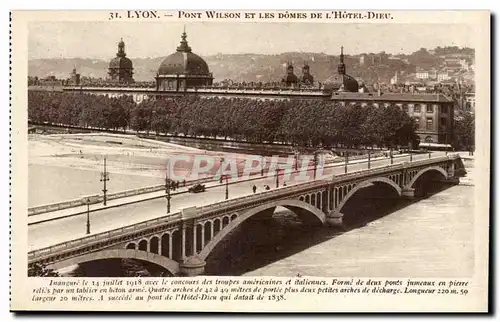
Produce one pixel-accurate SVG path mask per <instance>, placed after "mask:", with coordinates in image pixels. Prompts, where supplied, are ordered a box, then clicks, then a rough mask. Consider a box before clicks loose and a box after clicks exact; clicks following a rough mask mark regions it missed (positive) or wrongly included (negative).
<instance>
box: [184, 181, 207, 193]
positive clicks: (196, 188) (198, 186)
mask: <svg viewBox="0 0 500 322" xmlns="http://www.w3.org/2000/svg"><path fill="white" fill-rule="evenodd" d="M188 191H189V192H190V193H199V192H205V185H204V184H199V183H197V184H195V185H193V186H192V187H190V188H189V189H188Z"/></svg>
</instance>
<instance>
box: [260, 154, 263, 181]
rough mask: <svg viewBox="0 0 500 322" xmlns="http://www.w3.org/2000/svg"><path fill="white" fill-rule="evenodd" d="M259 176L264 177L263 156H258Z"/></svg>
mask: <svg viewBox="0 0 500 322" xmlns="http://www.w3.org/2000/svg"><path fill="white" fill-rule="evenodd" d="M260 176H261V177H263V176H264V156H263V155H261V156H260Z"/></svg>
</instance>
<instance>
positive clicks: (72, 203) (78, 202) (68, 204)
mask: <svg viewBox="0 0 500 322" xmlns="http://www.w3.org/2000/svg"><path fill="white" fill-rule="evenodd" d="M212 180H214V179H213V177H207V178H201V179H196V180H189V181H186V185H193V184H197V183H206V182H210V181H212ZM164 189H165V185H154V186H149V187H143V188H138V189H131V190H124V191H119V192H114V193H110V194H108V195H107V196H106V199H107V200H115V199H120V198H124V197H131V196H136V195H141V194H145V193H151V192H157V191H161V190H164ZM103 199H104V198H103V196H100V195H96V198H94V200H93V201H92V202H91V203H90V204H91V205H95V204H98V203H101V202H103ZM84 205H86V203H85V202H84V201H83V200H82V199H81V198H80V199H73V200H68V201H63V202H58V203H53V204H47V205H42V206H36V207H31V208H28V217H29V216H35V215H39V214H43V213H47V212H53V211H58V210H63V209H68V208H74V207H79V206H84Z"/></svg>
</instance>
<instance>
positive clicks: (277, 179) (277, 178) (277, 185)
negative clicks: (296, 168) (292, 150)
mask: <svg viewBox="0 0 500 322" xmlns="http://www.w3.org/2000/svg"><path fill="white" fill-rule="evenodd" d="M279 171H280V169H276V188H278V187H279V185H280V182H279V175H280V174H279Z"/></svg>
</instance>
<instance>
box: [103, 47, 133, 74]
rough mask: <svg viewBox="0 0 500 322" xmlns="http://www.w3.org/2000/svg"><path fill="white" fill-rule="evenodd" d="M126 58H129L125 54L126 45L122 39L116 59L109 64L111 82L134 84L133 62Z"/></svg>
mask: <svg viewBox="0 0 500 322" xmlns="http://www.w3.org/2000/svg"><path fill="white" fill-rule="evenodd" d="M125 56H127V54H126V53H125V43H124V42H123V39H121V40H120V42H119V43H118V52H117V53H116V57H115V58H113V59H111V61H110V62H109V71H108V75H109V80H111V81H114V82H119V83H133V82H134V78H133V74H134V72H133V70H134V68H133V66H132V61H131V60H130V59H128V58H127V57H125Z"/></svg>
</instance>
